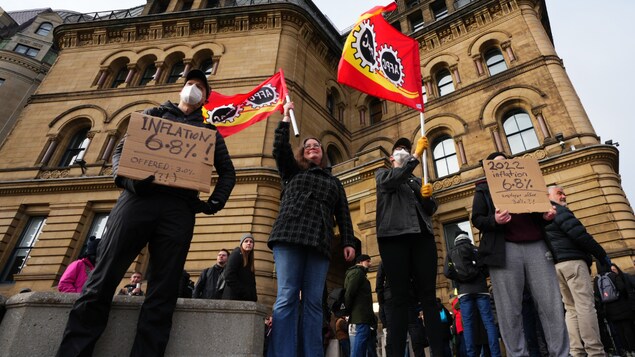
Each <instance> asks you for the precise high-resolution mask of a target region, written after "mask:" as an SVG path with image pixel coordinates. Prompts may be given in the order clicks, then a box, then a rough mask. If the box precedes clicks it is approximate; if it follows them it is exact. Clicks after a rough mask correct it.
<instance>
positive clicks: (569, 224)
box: [545, 202, 606, 266]
mask: <svg viewBox="0 0 635 357" xmlns="http://www.w3.org/2000/svg"><path fill="white" fill-rule="evenodd" d="M552 204H553V205H554V206H556V218H554V220H553V221H551V222H549V223H548V224H547V225H546V226H545V231H546V233H547V238H549V241H550V243H551V251H552V253H553V258H554V261H555V262H556V263H560V262H564V261H568V260H584V261H585V262H586V263H587V265H589V266H591V263H592V262H593V261H592V259H591V255H593V256H594V257H596V258H597V259H598V260H599V261H600V262H601V263H602V264H604V260H605V258H606V251H604V248H602V246H601V245H600V244H598V242H596V241H595V239H593V237H592V236H591V235H590V234H589V233H588V232H587V230H586V228H584V226H583V225H582V223H581V222H580V221H579V220H578V219H577V218H576V216H575V215H574V214H573V212H571V210H570V209H569V208H567V207H565V206H561V205H559V204H557V203H555V202H552Z"/></svg>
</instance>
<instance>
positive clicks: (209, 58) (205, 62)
mask: <svg viewBox="0 0 635 357" xmlns="http://www.w3.org/2000/svg"><path fill="white" fill-rule="evenodd" d="M192 59H193V61H192V62H193V64H194V65H193V67H192V68H196V69H200V70H201V71H203V73H205V76H206V77H207V78H209V77H210V76H212V75H215V74H216V69H217V68H218V63H217V62H218V57H215V56H214V52H213V51H212V50H211V49H208V48H206V49H203V50H201V51H198V52H196V54H195V55H194V56H193V57H192Z"/></svg>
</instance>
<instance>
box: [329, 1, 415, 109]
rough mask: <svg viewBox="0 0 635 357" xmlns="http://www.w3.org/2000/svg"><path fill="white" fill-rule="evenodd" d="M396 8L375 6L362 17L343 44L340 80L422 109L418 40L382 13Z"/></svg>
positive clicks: (377, 95)
mask: <svg viewBox="0 0 635 357" xmlns="http://www.w3.org/2000/svg"><path fill="white" fill-rule="evenodd" d="M396 8H397V4H395V3H392V4H389V5H387V6H385V7H384V6H376V7H374V8H372V9H370V10H369V11H367V12H365V13H363V14H362V15H361V16H360V17H359V19H358V20H357V23H356V24H355V26H354V27H353V30H351V33H350V34H349V35H348V38H347V39H346V43H345V44H344V50H343V51H342V58H341V59H340V64H339V68H338V71H337V81H338V82H339V83H342V84H346V85H348V86H350V87H353V88H355V89H357V90H359V91H361V92H364V93H368V94H370V95H373V96H376V97H379V98H384V99H387V100H390V101H393V102H397V103H401V104H404V105H407V106H409V107H412V108H414V109H416V110H419V111H423V100H422V99H423V98H422V94H421V70H420V66H421V65H420V59H419V43H418V42H417V41H416V40H414V39H412V38H410V37H408V36H406V35H404V34H402V33H401V32H399V31H398V30H397V29H395V28H394V27H392V26H391V25H390V24H389V23H388V22H386V20H384V17H383V15H382V13H383V12H387V11H393V10H395V9H396Z"/></svg>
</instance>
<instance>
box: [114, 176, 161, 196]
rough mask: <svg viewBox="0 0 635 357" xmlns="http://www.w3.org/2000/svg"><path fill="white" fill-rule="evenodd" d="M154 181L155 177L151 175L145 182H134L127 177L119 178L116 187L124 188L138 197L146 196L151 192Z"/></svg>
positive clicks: (116, 179) (116, 180)
mask: <svg viewBox="0 0 635 357" xmlns="http://www.w3.org/2000/svg"><path fill="white" fill-rule="evenodd" d="M153 181H154V175H150V176H148V177H146V178H144V179H143V180H133V179H130V178H127V177H122V176H117V177H116V178H115V185H117V187H121V188H124V189H126V190H128V191H130V192H132V193H134V194H136V195H137V196H144V195H146V194H148V193H149V192H150V187H151V186H152V182H153Z"/></svg>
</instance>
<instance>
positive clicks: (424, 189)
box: [421, 183, 432, 198]
mask: <svg viewBox="0 0 635 357" xmlns="http://www.w3.org/2000/svg"><path fill="white" fill-rule="evenodd" d="M421 196H422V197H423V198H428V197H431V196H432V184H429V183H426V184H425V185H421Z"/></svg>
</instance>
